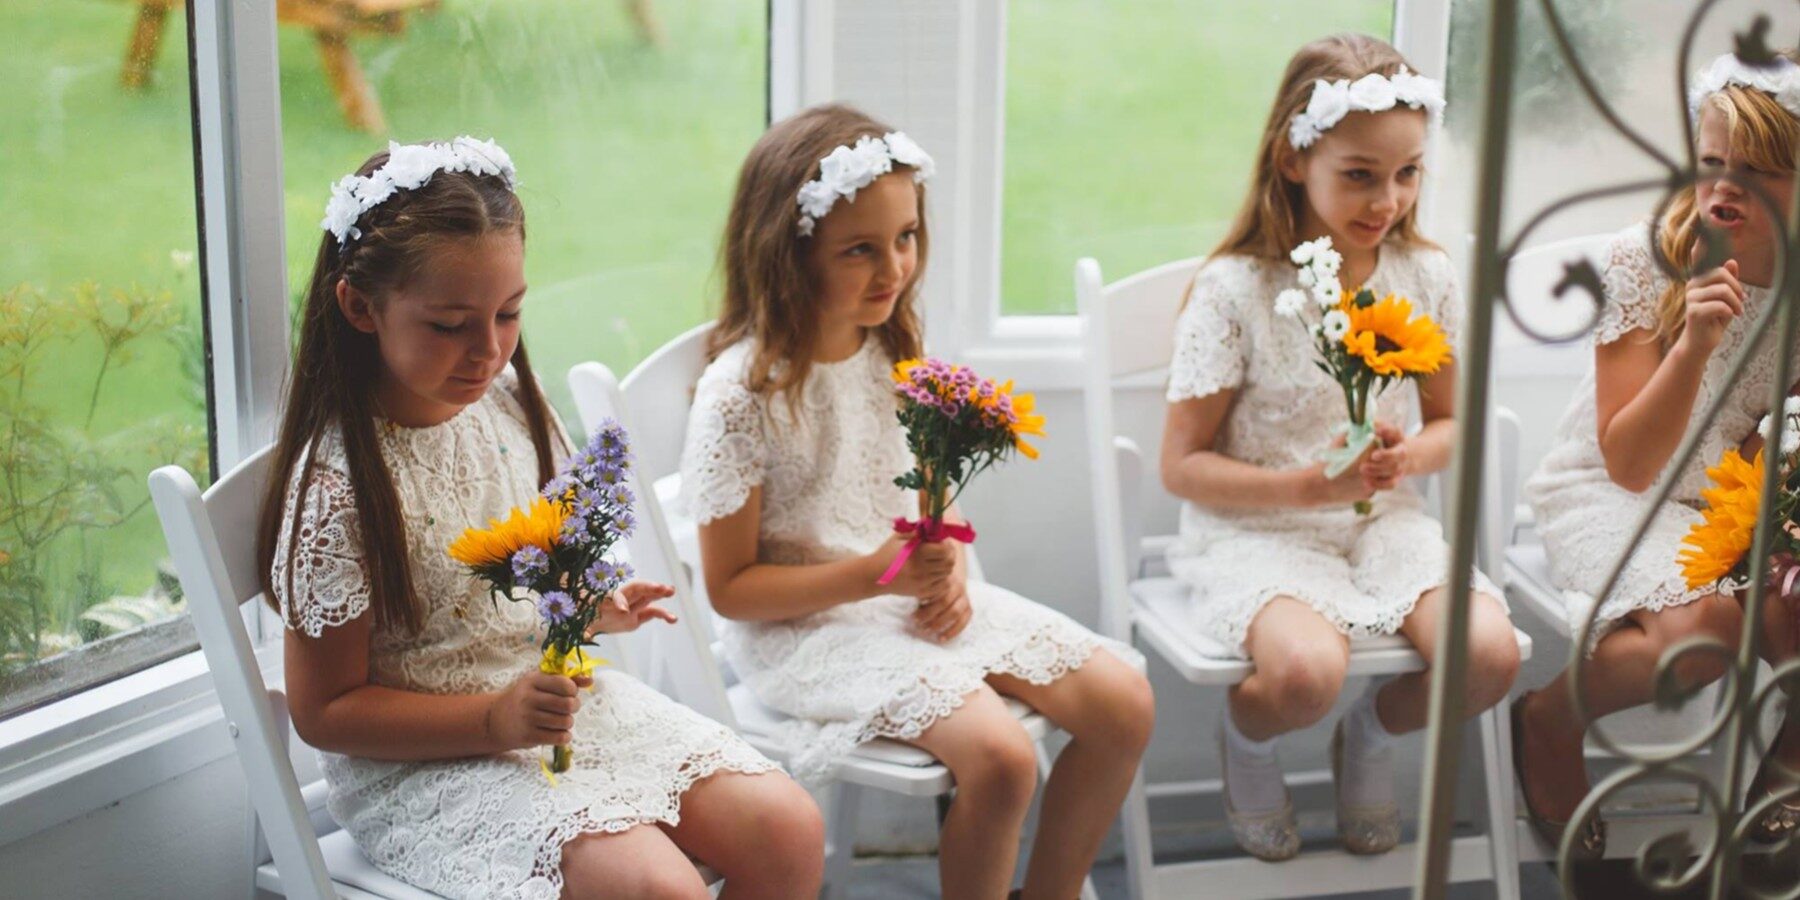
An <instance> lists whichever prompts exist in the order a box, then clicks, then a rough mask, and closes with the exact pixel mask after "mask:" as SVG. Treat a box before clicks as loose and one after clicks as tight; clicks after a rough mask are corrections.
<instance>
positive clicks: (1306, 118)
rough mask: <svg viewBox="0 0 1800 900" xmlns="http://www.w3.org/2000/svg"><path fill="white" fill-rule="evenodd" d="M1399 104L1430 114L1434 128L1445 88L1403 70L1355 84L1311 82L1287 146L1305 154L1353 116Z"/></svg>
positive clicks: (1371, 75) (1374, 74) (1367, 77)
mask: <svg viewBox="0 0 1800 900" xmlns="http://www.w3.org/2000/svg"><path fill="white" fill-rule="evenodd" d="M1402 103H1404V104H1406V105H1407V106H1410V107H1412V108H1413V109H1423V110H1425V111H1426V112H1427V113H1430V114H1431V121H1432V124H1434V125H1435V124H1437V123H1438V122H1439V121H1440V120H1442V119H1443V117H1444V85H1443V83H1442V82H1439V81H1438V80H1437V79H1435V78H1426V77H1425V76H1423V75H1418V74H1415V73H1413V72H1409V71H1407V69H1406V67H1405V66H1401V67H1400V71H1398V72H1395V73H1394V74H1393V76H1392V77H1389V76H1385V75H1382V74H1380V73H1378V72H1371V73H1369V74H1367V75H1364V76H1363V77H1361V78H1358V79H1356V80H1355V81H1349V80H1348V79H1344V78H1339V79H1338V80H1336V81H1325V80H1324V79H1320V80H1318V81H1314V82H1313V92H1312V99H1310V100H1308V101H1307V104H1306V110H1305V111H1304V112H1301V113H1300V114H1299V115H1297V116H1295V117H1294V121H1293V122H1291V123H1289V125H1288V143H1290V144H1293V145H1294V149H1295V150H1305V149H1306V148H1308V147H1311V146H1312V145H1313V142H1314V141H1317V140H1318V139H1319V136H1320V135H1323V134H1324V133H1325V132H1327V131H1330V130H1331V128H1332V127H1333V126H1335V125H1337V123H1339V122H1341V121H1343V120H1344V116H1346V115H1349V114H1350V113H1352V112H1355V111H1357V110H1361V111H1363V112H1386V111H1387V110H1390V109H1393V108H1394V107H1395V106H1396V105H1399V104H1402Z"/></svg>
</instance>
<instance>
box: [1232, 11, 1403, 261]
mask: <svg viewBox="0 0 1800 900" xmlns="http://www.w3.org/2000/svg"><path fill="white" fill-rule="evenodd" d="M1401 66H1406V67H1407V68H1408V69H1410V70H1412V71H1415V72H1416V71H1418V70H1417V69H1415V68H1413V67H1412V66H1411V65H1410V64H1409V63H1407V61H1406V57H1404V56H1401V55H1400V51H1398V50H1395V49H1394V48H1393V46H1392V45H1390V44H1388V43H1387V42H1386V41H1382V40H1378V39H1376V38H1372V37H1370V36H1368V35H1366V34H1334V35H1331V36H1330V37H1323V38H1320V39H1318V40H1316V41H1313V42H1312V43H1310V44H1307V45H1306V46H1304V47H1301V48H1300V49H1299V50H1298V51H1296V52H1295V53H1294V58H1293V59H1290V60H1288V64H1287V71H1286V72H1284V73H1282V76H1281V87H1280V88H1279V89H1278V90H1277V91H1276V92H1275V104H1274V105H1273V106H1272V107H1270V109H1269V121H1268V122H1267V123H1266V124H1265V125H1263V133H1262V140H1261V141H1259V142H1258V143H1257V147H1256V165H1255V168H1254V169H1253V170H1252V172H1251V177H1250V193H1249V194H1248V195H1247V196H1246V197H1245V198H1244V204H1243V206H1242V207H1240V208H1239V209H1238V213H1237V217H1236V218H1234V219H1232V221H1231V227H1230V228H1229V229H1228V230H1227V231H1226V232H1225V238H1224V239H1223V240H1221V241H1219V245H1218V246H1217V247H1214V248H1213V251H1212V253H1211V254H1209V255H1208V256H1209V258H1210V257H1216V256H1219V255H1221V254H1228V253H1229V254H1241V255H1245V256H1255V257H1260V258H1262V259H1277V260H1278V259H1285V258H1287V255H1288V252H1289V251H1291V250H1293V249H1294V245H1295V244H1298V243H1299V242H1300V219H1301V214H1302V213H1303V212H1304V211H1305V209H1306V206H1305V204H1306V189H1305V187H1303V186H1302V185H1298V184H1295V183H1293V182H1291V181H1289V180H1288V179H1287V178H1286V177H1285V176H1283V175H1282V174H1281V169H1282V164H1283V163H1284V162H1286V161H1287V159H1288V157H1289V155H1290V154H1296V153H1298V154H1305V153H1308V152H1310V150H1311V148H1308V149H1306V150H1296V149H1294V146H1293V145H1292V144H1290V143H1288V125H1289V123H1291V122H1293V120H1294V117H1295V116H1297V115H1299V114H1300V113H1302V112H1304V111H1305V110H1306V106H1307V104H1308V103H1310V102H1311V101H1312V92H1313V82H1315V81H1337V80H1339V79H1344V80H1347V81H1351V82H1354V81H1356V80H1357V79H1358V78H1361V77H1363V76H1364V75H1369V74H1371V73H1373V74H1379V75H1382V76H1386V77H1392V76H1393V75H1395V74H1396V73H1398V72H1399V71H1400V67H1401ZM1313 146H1315V147H1316V146H1318V145H1317V144H1314V145H1313ZM1388 239H1389V240H1397V241H1399V242H1400V243H1403V244H1407V245H1412V246H1427V247H1429V246H1435V245H1434V244H1432V243H1431V242H1430V241H1428V240H1426V239H1425V237H1424V236H1423V235H1421V234H1419V226H1418V206H1417V205H1414V206H1413V208H1412V209H1409V210H1407V211H1406V214H1405V215H1403V216H1401V217H1400V218H1399V220H1398V221H1396V222H1395V223H1394V227H1393V229H1392V230H1391V231H1389V232H1388Z"/></svg>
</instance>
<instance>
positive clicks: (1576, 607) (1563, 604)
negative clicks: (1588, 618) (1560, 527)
mask: <svg viewBox="0 0 1800 900" xmlns="http://www.w3.org/2000/svg"><path fill="white" fill-rule="evenodd" d="M1506 588H1507V593H1508V594H1510V595H1511V596H1512V597H1513V598H1514V599H1516V600H1518V601H1519V602H1520V603H1522V604H1523V605H1525V606H1526V607H1528V608H1529V609H1530V610H1531V612H1532V614H1533V615H1535V616H1537V617H1538V618H1539V619H1541V620H1543V622H1544V624H1546V625H1549V626H1550V627H1551V628H1553V629H1555V630H1556V633H1557V634H1559V635H1561V636H1563V637H1571V636H1572V635H1573V634H1574V633H1575V626H1574V625H1573V624H1572V623H1574V622H1575V621H1576V620H1577V617H1579V616H1584V615H1586V614H1587V611H1588V610H1590V609H1592V608H1593V606H1594V598H1592V597H1590V596H1588V595H1586V594H1583V593H1581V592H1579V591H1564V590H1558V589H1557V588H1556V586H1555V584H1554V583H1552V582H1551V580H1550V555H1549V554H1548V553H1546V552H1545V551H1544V545H1543V544H1539V543H1531V544H1514V545H1512V546H1510V547H1508V548H1506Z"/></svg>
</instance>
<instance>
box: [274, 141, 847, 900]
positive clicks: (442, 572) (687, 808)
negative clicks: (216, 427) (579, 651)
mask: <svg viewBox="0 0 1800 900" xmlns="http://www.w3.org/2000/svg"><path fill="white" fill-rule="evenodd" d="M512 185H513V167H512V163H511V160H510V159H509V158H508V157H507V155H506V153H505V151H504V150H502V149H500V148H499V147H498V146H496V145H494V144H493V143H491V142H486V141H474V140H471V139H469V138H457V139H456V140H455V141H452V142H450V143H443V144H422V145H409V146H400V145H390V149H389V151H388V152H385V153H378V154H376V155H375V156H373V157H371V158H370V159H369V160H368V161H367V162H366V163H364V164H363V166H362V167H361V168H360V169H359V170H358V171H357V172H356V173H355V174H353V175H350V176H347V177H346V178H345V179H343V180H342V181H340V182H339V183H338V184H337V185H336V186H334V188H333V192H332V198H331V202H330V204H329V205H328V206H327V214H326V219H325V222H324V223H323V225H324V227H325V229H326V230H327V231H328V232H329V233H328V234H326V235H325V237H324V240H323V241H322V243H321V244H320V247H319V253H318V257H317V262H316V263H315V264H314V268H313V274H312V279H311V283H310V286H309V288H308V290H307V293H306V307H305V309H304V311H303V319H302V324H301V333H300V342H299V349H298V351H297V355H296V358H295V361H294V370H293V371H294V376H293V378H294V380H293V383H292V384H291V385H290V387H289V393H288V398H287V405H286V410H285V412H284V415H283V420H282V424H281V432H280V435H279V438H278V441H277V443H276V447H275V453H274V461H273V471H272V473H271V475H270V480H269V492H268V495H267V499H266V501H265V504H264V514H263V519H262V521H261V523H260V526H259V532H258V537H259V543H258V546H259V549H260V553H261V560H262V563H263V571H264V572H266V573H267V575H266V578H267V583H266V585H265V587H266V588H267V594H268V597H269V598H270V602H271V603H272V604H273V605H275V606H276V607H277V608H278V609H279V611H280V613H281V616H282V618H283V620H284V621H285V622H286V623H287V625H288V631H287V634H286V639H285V641H284V644H285V653H286V688H287V692H288V697H289V703H290V708H291V710H292V714H293V722H294V726H295V728H296V729H297V730H298V731H299V733H300V736H301V737H302V738H303V739H305V740H306V742H307V743H309V744H311V745H313V746H314V747H316V748H318V750H319V751H320V758H321V763H322V766H323V768H324V773H325V778H326V780H327V782H328V783H329V784H330V787H331V794H330V799H329V804H328V805H329V809H330V811H331V815H332V817H333V818H335V819H336V820H337V821H338V822H340V823H342V824H343V826H344V828H345V829H346V830H347V831H349V832H350V834H351V836H352V837H353V838H354V839H355V841H356V844H357V846H358V847H359V848H361V850H362V852H363V854H364V855H366V856H367V857H368V858H369V859H370V860H371V861H372V862H373V863H374V864H375V865H376V866H377V867H379V868H380V869H381V870H382V871H384V872H387V873H388V874H390V875H392V876H394V877H396V878H399V879H402V880H404V881H407V882H409V883H411V884H414V885H417V886H419V887H421V888H424V889H427V890H429V891H432V892H434V893H436V894H441V895H444V896H447V897H467V898H496V897H504V898H530V900H556V898H558V897H594V896H600V895H601V894H602V893H604V894H605V896H609V897H610V896H619V897H657V898H663V897H694V898H704V897H706V896H707V889H706V887H705V885H704V884H703V883H702V882H701V879H700V878H699V876H698V874H697V873H696V872H695V869H694V864H693V862H692V861H691V860H690V859H689V856H692V857H693V858H695V859H699V860H701V861H703V862H705V863H707V864H709V865H711V866H713V867H714V868H716V869H717V870H719V871H720V872H721V873H723V874H724V875H725V877H726V879H727V886H726V888H725V893H724V896H726V897H735V898H754V897H766V898H784V900H785V898H792V897H799V896H809V895H811V894H812V893H814V892H816V891H817V890H818V886H819V881H820V877H821V873H822V868H823V862H822V854H823V851H822V845H823V836H822V835H823V827H822V825H821V822H820V820H819V814H818V810H817V808H816V807H815V806H814V805H813V804H812V801H811V799H810V798H808V797H807V795H806V793H805V792H804V791H802V790H801V789H800V787H799V786H798V785H796V784H795V783H794V782H793V781H791V780H790V779H788V778H787V777H786V776H785V775H782V774H781V773H780V772H779V771H777V770H776V766H775V765H774V764H773V763H771V762H770V761H769V760H767V759H766V758H764V757H763V756H762V755H760V754H759V753H757V752H756V751H755V750H754V749H752V748H751V747H750V746H749V745H747V744H745V743H744V742H743V741H742V740H741V739H740V738H738V737H737V736H736V735H734V734H733V733H732V732H731V731H730V730H729V729H726V728H725V727H723V726H721V725H719V724H717V723H714V722H711V721H708V720H706V719H704V718H702V717H701V716H699V715H698V714H696V713H694V712H693V711H691V710H689V709H687V708H686V707H683V706H680V705H678V704H676V703H674V702H673V701H671V700H669V699H667V698H665V697H663V696H662V695H661V694H658V693H656V692H655V691H652V690H651V689H650V688H649V687H647V686H645V685H644V684H642V683H641V682H638V681H636V680H634V679H632V678H630V677H629V676H626V675H624V674H622V673H619V672H613V671H602V672H600V673H598V674H597V675H594V676H591V677H590V676H587V675H585V674H583V675H578V676H577V677H569V676H567V675H564V674H551V673H545V672H540V671H539V666H540V661H539V645H540V638H541V636H542V634H543V630H542V629H543V622H542V621H540V616H539V611H538V609H537V608H534V604H532V603H510V602H504V603H503V602H496V601H495V600H494V599H493V598H491V597H490V592H489V589H488V587H487V586H486V585H484V584H482V583H481V582H480V581H479V580H478V579H476V578H472V577H470V575H469V572H468V570H467V569H466V568H465V567H464V566H463V564H461V563H459V562H457V561H456V560H453V559H452V558H451V557H450V555H449V554H447V553H446V552H445V548H446V547H447V546H449V545H450V544H451V542H452V539H453V538H455V537H456V536H457V535H458V534H459V533H461V532H462V531H463V530H464V529H465V528H466V527H468V526H471V525H476V526H478V525H480V524H481V523H483V522H486V521H488V520H490V519H499V518H501V517H503V516H504V515H505V514H506V512H507V511H508V509H509V508H514V507H524V506H526V505H527V501H528V500H530V499H532V498H534V497H536V495H537V494H538V492H539V490H540V489H541V488H542V487H543V486H544V485H545V483H546V482H548V481H549V480H550V479H551V478H552V476H553V475H554V474H555V472H556V469H557V466H558V464H559V462H560V461H561V459H562V458H564V457H566V456H568V455H569V453H570V447H569V442H568V439H567V437H566V436H565V435H564V433H563V430H562V426H561V424H560V423H559V422H558V421H557V419H556V416H555V414H554V413H552V412H551V410H550V408H549V406H548V404H546V403H545V401H544V398H543V395H542V393H541V392H540V391H539V388H538V384H537V381H536V380H535V378H534V377H533V376H532V373H531V367H530V364H529V362H528V360H527V359H526V355H525V347H524V345H523V344H522V343H521V342H520V340H519V316H520V308H521V306H522V305H523V303H524V299H525V277H524V265H523V264H524V249H525V248H524V237H525V220H524V211H523V209H522V207H521V206H520V203H519V199H518V197H517V196H516V195H515V194H514V193H513V190H512ZM541 504H542V501H541V500H539V501H538V505H541ZM502 537H504V535H502ZM540 555H541V554H540ZM606 583H607V585H608V586H610V585H611V584H613V583H614V582H613V580H608V581H607V582H606ZM667 595H668V589H667V588H666V587H662V586H659V585H651V584H646V583H639V582H632V583H627V584H625V585H624V586H622V587H620V588H618V589H617V590H616V591H615V592H613V593H611V594H610V595H609V596H608V597H607V598H606V599H605V600H604V601H603V602H602V605H601V606H600V612H599V615H598V617H597V619H596V620H595V621H594V622H593V628H592V630H594V631H629V630H632V629H634V628H636V627H638V626H639V625H640V624H641V623H643V622H645V621H647V620H649V619H653V618H667V614H666V613H661V612H660V611H659V610H657V609H656V608H655V607H653V606H651V604H652V603H653V602H654V601H656V600H658V599H661V598H662V597H665V596H667ZM544 599H545V600H548V599H550V597H549V595H546V596H545V598H544ZM560 599H561V600H563V601H564V602H565V603H567V602H568V601H569V598H568V597H562V598H560ZM543 605H544V603H543V601H540V602H539V603H538V604H536V606H543ZM565 612H567V611H566V610H554V609H552V610H550V611H548V612H546V613H545V614H544V617H545V618H546V619H550V618H552V614H553V613H554V614H561V613H565ZM543 745H572V749H573V761H572V767H571V768H569V769H568V770H566V771H564V772H562V774H561V775H560V777H559V778H558V779H557V780H556V781H555V782H554V783H553V782H552V781H551V780H549V779H548V778H547V777H546V776H545V774H544V772H543V770H541V769H540V762H539V759H540V751H539V750H538V748H539V747H541V746H543ZM752 830H753V831H755V832H756V833H757V834H758V835H759V837H758V840H756V841H755V842H746V841H744V840H743V839H742V835H743V834H744V833H745V832H747V831H752Z"/></svg>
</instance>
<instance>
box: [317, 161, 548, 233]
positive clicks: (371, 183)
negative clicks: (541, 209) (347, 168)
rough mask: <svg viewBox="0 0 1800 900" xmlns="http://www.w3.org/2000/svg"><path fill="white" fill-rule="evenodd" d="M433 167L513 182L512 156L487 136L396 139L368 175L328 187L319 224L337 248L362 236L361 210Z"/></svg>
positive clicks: (426, 177)
mask: <svg viewBox="0 0 1800 900" xmlns="http://www.w3.org/2000/svg"><path fill="white" fill-rule="evenodd" d="M438 172H467V173H469V174H470V175H497V176H499V177H501V178H503V179H505V180H506V186H507V187H508V188H513V187H516V186H517V183H516V178H515V172H514V169H513V162H512V157H511V156H509V155H507V152H506V151H505V150H503V149H501V147H500V145H499V144H496V143H494V142H493V141H478V140H476V139H474V138H472V137H468V136H466V135H465V136H463V137H458V138H456V139H454V140H452V141H450V142H449V143H430V144H396V143H394V142H392V141H390V142H388V159H387V162H385V163H382V164H381V167H380V168H378V169H376V170H375V171H373V172H371V173H369V175H368V177H366V178H365V177H363V176H361V175H356V174H350V175H345V176H344V177H343V178H340V179H338V181H337V183H336V184H333V185H332V186H331V199H330V200H327V201H326V202H325V218H324V219H323V220H322V221H320V222H319V227H320V228H323V229H325V230H326V231H329V232H331V234H332V235H333V236H334V237H336V238H337V240H338V246H339V247H340V248H342V247H344V246H346V245H348V244H349V243H350V242H351V241H353V240H356V239H358V238H360V237H362V229H359V228H357V227H356V222H357V220H358V219H361V218H362V217H363V214H364V213H367V212H368V211H369V210H371V209H374V208H375V207H377V206H380V205H381V204H383V203H386V202H387V201H388V199H389V198H391V197H393V196H394V194H395V193H397V192H399V191H412V190H417V189H419V188H421V187H423V186H424V185H425V184H426V182H429V181H430V180H431V177H432V176H433V175H436V174H437V173H438Z"/></svg>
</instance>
